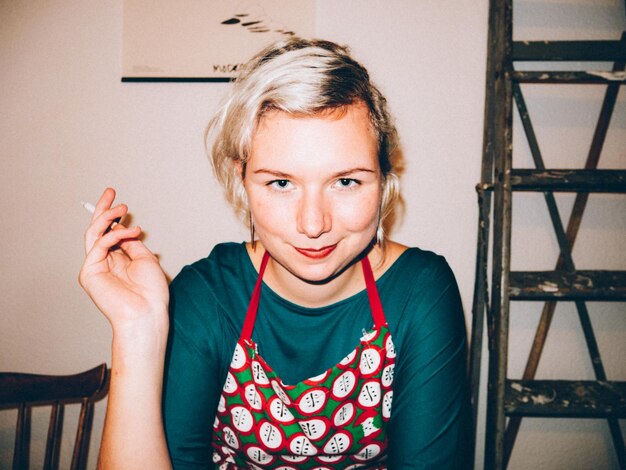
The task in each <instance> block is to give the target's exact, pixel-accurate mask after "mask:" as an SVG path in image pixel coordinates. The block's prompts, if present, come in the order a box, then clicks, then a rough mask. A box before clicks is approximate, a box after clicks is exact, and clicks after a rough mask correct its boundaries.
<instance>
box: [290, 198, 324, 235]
mask: <svg viewBox="0 0 626 470" xmlns="http://www.w3.org/2000/svg"><path fill="white" fill-rule="evenodd" d="M297 224H298V227H297V228H298V231H299V232H300V233H302V234H304V235H306V236H307V237H309V238H319V237H320V236H321V235H322V234H324V233H326V232H328V231H329V230H330V229H331V227H332V217H331V209H330V206H329V204H327V203H325V201H324V198H323V197H322V195H319V194H305V195H304V196H303V197H302V200H301V201H300V207H299V209H298V220H297Z"/></svg>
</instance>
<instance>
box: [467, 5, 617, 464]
mask: <svg viewBox="0 0 626 470" xmlns="http://www.w3.org/2000/svg"><path fill="white" fill-rule="evenodd" d="M512 29H513V18H512V0H490V11H489V37H488V60H487V83H486V102H485V128H484V144H483V160H482V171H481V183H479V184H478V185H477V192H478V202H479V226H478V247H477V257H476V283H475V288H474V302H473V324H472V342H471V349H470V363H469V375H470V381H471V397H472V405H473V408H474V420H475V422H476V420H477V415H478V413H477V409H478V398H479V394H478V391H479V385H480V364H481V352H482V338H483V328H484V320H483V318H484V317H485V316H486V318H487V330H488V331H487V334H488V350H489V371H488V390H487V412H486V442H485V469H503V468H506V466H507V463H508V460H509V457H510V455H511V450H512V448H513V444H514V442H515V438H516V436H517V432H518V430H519V426H520V422H521V420H522V418H523V417H525V416H526V417H544V418H546V417H554V418H567V417H570V418H574V417H576V418H581V417H583V418H605V419H607V422H608V425H609V428H610V432H611V436H612V440H613V444H614V448H615V451H616V454H617V460H618V462H619V465H620V468H623V469H626V452H625V449H624V437H623V436H622V433H621V430H620V427H619V423H618V421H617V420H618V419H619V418H625V417H626V382H616V381H609V380H607V376H606V373H605V370H604V366H603V363H602V359H601V357H600V353H599V349H598V345H597V342H596V338H595V335H594V331H593V328H592V324H591V321H590V318H589V313H588V310H587V304H586V302H587V301H598V300H600V301H624V300H626V271H602V270H597V271H579V270H577V269H576V267H575V264H574V260H573V259H572V247H573V245H574V242H575V240H576V236H577V234H578V229H579V227H580V224H581V220H582V216H583V213H584V210H585V207H586V203H587V200H588V196H589V193H596V192H597V193H607V192H613V193H626V170H622V169H620V170H599V169H597V167H598V161H599V158H600V154H601V150H602V146H603V143H604V140H605V137H606V134H607V130H608V127H609V122H610V119H611V115H612V113H613V109H614V106H615V102H616V99H617V95H618V91H619V89H620V86H621V85H624V84H625V83H626V74H625V73H624V62H625V60H626V34H623V35H622V38H621V40H616V41H552V42H546V41H535V42H527V41H524V42H517V41H513V39H512V37H513V35H512ZM522 61H533V62H555V61H584V62H593V61H604V62H612V63H613V64H614V65H613V71H612V72H593V71H584V72H582V71H580V72H578V71H575V72H574V71H565V72H564V71H554V70H541V71H532V72H531V71H516V70H515V68H514V63H516V62H522ZM523 83H534V84H546V83H550V84H554V83H558V84H569V83H575V84H593V85H604V86H605V88H606V92H605V96H604V101H603V104H602V108H601V112H600V116H599V119H598V123H597V126H596V129H595V133H594V135H593V140H592V143H591V146H590V150H589V153H588V156H587V161H586V164H585V167H584V168H583V169H567V170H563V169H558V170H557V169H549V168H546V167H545V165H544V162H543V158H542V155H541V152H540V149H539V145H538V143H537V139H536V136H535V133H534V130H533V126H532V122H531V119H530V116H529V114H528V110H527V108H526V104H525V101H524V96H523V94H522V89H521V86H520V85H521V84H523ZM514 103H515V106H516V107H517V109H518V112H519V115H520V118H521V122H522V125H523V128H524V131H525V134H526V138H527V140H528V144H529V147H530V150H531V154H532V158H533V161H534V165H535V169H531V170H529V169H516V168H513V167H512V157H513V145H512V137H513V135H512V134H513V133H512V123H513V109H514ZM517 191H535V192H543V194H544V197H545V201H546V204H547V207H548V211H549V214H550V218H551V221H552V226H553V228H554V232H555V235H556V238H557V241H558V245H559V250H560V255H559V257H558V260H557V262H556V265H555V269H554V271H529V272H512V271H511V269H510V264H511V263H510V261H511V228H512V227H511V222H512V219H511V204H512V199H513V194H514V193H515V192H517ZM554 192H574V193H577V194H576V198H575V202H574V205H573V209H572V212H571V215H570V218H569V222H568V224H567V228H565V227H564V224H563V222H562V220H561V217H560V215H559V212H558V209H557V205H556V201H555V198H554V194H553V193H554ZM492 198H493V208H492ZM492 227H493V229H492ZM490 233H491V234H492V236H493V241H492V256H491V259H489V243H490ZM625 245H626V244H625ZM625 249H626V246H625ZM489 261H491V263H489ZM489 270H490V271H491V272H489ZM489 278H491V286H490V287H491V289H489ZM489 290H490V291H491V297H489ZM519 300H526V301H528V300H531V301H541V302H545V303H544V306H543V311H542V314H541V319H540V321H539V326H538V328H537V331H536V335H535V338H534V341H533V344H532V348H531V352H530V355H529V358H528V362H527V365H526V369H525V371H524V373H523V376H522V379H521V380H513V379H511V378H509V377H508V376H507V356H508V336H509V311H510V302H511V301H519ZM558 301H572V302H575V305H576V310H577V312H578V317H579V319H580V323H581V327H582V331H583V334H584V338H585V341H586V345H587V348H588V351H589V355H590V358H591V363H592V365H593V370H594V374H595V378H596V380H593V381H592V380H584V381H567V380H534V378H535V373H536V371H537V366H538V364H539V359H540V357H541V353H542V350H543V347H544V344H545V340H546V336H547V333H548V330H549V328H550V322H551V320H552V317H553V315H554V311H555V307H556V304H557V302H558ZM540 397H550V399H549V400H541V399H538V398H540ZM507 418H508V423H507Z"/></svg>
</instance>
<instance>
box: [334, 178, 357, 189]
mask: <svg viewBox="0 0 626 470" xmlns="http://www.w3.org/2000/svg"><path fill="white" fill-rule="evenodd" d="M357 184H359V182H358V181H357V180H355V179H352V178H340V179H339V180H337V185H339V187H341V188H351V187H353V186H356V185H357Z"/></svg>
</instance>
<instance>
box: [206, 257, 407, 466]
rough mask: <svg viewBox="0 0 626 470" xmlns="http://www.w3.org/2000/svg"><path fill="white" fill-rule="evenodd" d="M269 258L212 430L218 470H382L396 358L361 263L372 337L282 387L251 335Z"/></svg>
mask: <svg viewBox="0 0 626 470" xmlns="http://www.w3.org/2000/svg"><path fill="white" fill-rule="evenodd" d="M268 259H269V255H268V253H267V252H266V253H265V255H264V256H263V261H262V263H261V268H260V270H259V277H258V279H257V282H256V285H255V288H254V292H253V294H252V299H251V300H250V305H249V307H248V313H247V315H246V319H245V322H244V325H243V329H242V332H241V337H240V338H239V341H238V342H237V346H236V347H235V352H234V354H233V359H232V361H231V364H230V368H229V370H228V374H227V377H226V381H225V383H224V388H223V389H222V395H221V396H220V401H219V405H218V408H217V414H216V417H215V423H214V425H213V443H212V445H213V462H214V463H215V465H216V467H217V468H219V469H220V470H221V469H224V470H226V469H238V468H253V469H258V468H277V469H284V470H288V469H294V470H297V469H318V470H321V469H329V470H332V469H343V468H345V469H353V468H368V469H375V468H378V469H384V468H386V463H385V462H386V458H387V453H386V449H387V433H386V424H387V421H389V417H390V414H391V401H392V398H393V391H392V389H391V386H392V382H393V369H394V362H395V357H396V352H395V349H394V346H393V342H392V340H391V334H390V333H389V329H388V327H387V323H386V320H385V315H384V313H383V309H382V305H381V303H380V298H379V296H378V289H377V288H376V282H375V281H374V276H373V273H372V268H371V266H370V263H369V261H368V259H367V257H364V258H363V260H362V261H361V265H362V268H363V274H364V276H365V284H366V287H367V294H368V298H369V303H370V308H371V310H372V316H373V319H374V327H373V328H372V330H371V331H369V332H366V331H365V330H363V337H362V338H361V341H360V344H359V345H358V346H357V347H356V349H355V350H354V351H352V352H351V353H350V354H348V355H347V356H346V357H345V358H344V359H343V360H342V361H341V362H340V363H339V364H337V365H336V366H334V367H331V368H330V369H328V370H327V371H326V372H324V373H322V374H320V375H318V376H315V377H311V378H310V379H306V380H303V381H302V382H300V383H298V384H296V385H286V384H284V383H283V382H282V381H281V380H280V378H279V377H278V375H277V374H276V372H274V371H273V370H272V368H271V367H270V366H269V365H268V364H267V363H266V362H265V361H264V360H263V358H261V356H259V354H258V348H257V345H256V344H255V343H254V341H252V339H251V337H252V330H253V329H254V322H255V319H256V313H257V310H258V306H259V299H260V295H261V284H262V282H261V280H262V278H263V273H264V271H265V267H266V266H267V261H268Z"/></svg>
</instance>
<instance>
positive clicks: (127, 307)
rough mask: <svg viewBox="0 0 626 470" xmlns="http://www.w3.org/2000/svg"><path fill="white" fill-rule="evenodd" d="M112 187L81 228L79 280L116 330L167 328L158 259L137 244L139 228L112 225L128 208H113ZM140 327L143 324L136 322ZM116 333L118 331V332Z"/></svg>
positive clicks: (164, 284) (165, 293)
mask: <svg viewBox="0 0 626 470" xmlns="http://www.w3.org/2000/svg"><path fill="white" fill-rule="evenodd" d="M114 199H115V191H114V190H113V189H111V188H107V189H106V190H105V191H104V193H103V194H102V196H101V197H100V200H99V201H98V203H97V204H96V208H95V211H94V214H93V217H92V218H91V222H90V224H89V227H88V228H87V230H86V232H85V261H84V263H83V266H82V268H81V270H80V275H79V282H80V284H81V286H82V287H83V289H85V291H86V292H87V293H88V294H89V296H90V297H91V299H92V300H93V301H94V303H95V304H96V305H97V307H98V308H99V309H100V310H101V311H102V313H104V315H105V316H106V317H107V319H108V320H109V322H110V323H111V325H112V327H113V332H114V334H115V333H116V331H119V330H125V329H127V328H129V329H131V330H135V333H136V332H137V331H136V329H137V327H139V328H140V329H141V328H147V329H152V328H154V327H160V328H159V329H163V327H164V326H165V330H167V305H168V301H169V292H168V286H167V279H166V277H165V274H164V272H163V270H162V269H161V266H160V265H159V262H158V259H157V257H156V256H155V255H154V254H153V253H152V252H150V250H148V248H146V246H145V245H144V244H143V242H141V240H140V239H139V236H140V235H141V228H140V227H125V226H124V225H123V224H118V225H116V226H115V227H114V228H113V229H112V230H109V231H108V232H107V229H108V228H109V227H110V226H111V224H112V223H113V222H114V220H115V219H116V218H118V217H124V216H125V215H126V213H127V212H128V207H126V206H125V205H124V204H120V205H117V206H115V207H112V204H113V201H114ZM141 325H144V326H141ZM119 332H121V331H119Z"/></svg>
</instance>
